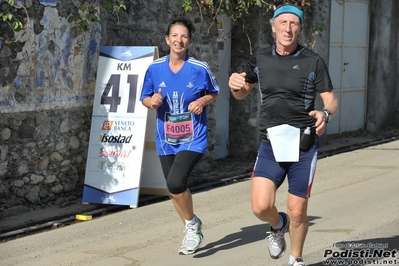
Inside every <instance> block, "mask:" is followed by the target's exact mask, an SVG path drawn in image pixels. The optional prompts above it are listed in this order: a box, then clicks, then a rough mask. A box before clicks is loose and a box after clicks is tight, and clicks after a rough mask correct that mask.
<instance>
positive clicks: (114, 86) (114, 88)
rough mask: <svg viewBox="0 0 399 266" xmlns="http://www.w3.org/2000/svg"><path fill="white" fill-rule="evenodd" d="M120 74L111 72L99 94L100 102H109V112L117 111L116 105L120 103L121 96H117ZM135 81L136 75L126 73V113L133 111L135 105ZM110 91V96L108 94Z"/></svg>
mask: <svg viewBox="0 0 399 266" xmlns="http://www.w3.org/2000/svg"><path fill="white" fill-rule="evenodd" d="M120 80H121V75H120V74H113V75H111V77H110V78H109V80H108V83H107V86H106V87H105V90H104V92H103V94H102V95H101V102H100V103H101V104H109V105H110V106H109V112H112V113H116V112H118V106H119V105H120V104H121V97H120V96H119V88H120ZM137 82H138V75H128V76H127V83H128V84H129V100H128V104H127V110H126V112H127V113H134V109H135V107H136V95H137ZM110 92H111V96H108V95H110Z"/></svg>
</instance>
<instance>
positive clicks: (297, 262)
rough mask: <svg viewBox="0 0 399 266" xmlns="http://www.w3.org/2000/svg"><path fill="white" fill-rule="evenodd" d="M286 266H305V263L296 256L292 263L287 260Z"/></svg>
mask: <svg viewBox="0 0 399 266" xmlns="http://www.w3.org/2000/svg"><path fill="white" fill-rule="evenodd" d="M288 266H306V264H305V262H304V261H303V260H302V259H301V258H296V259H295V261H294V262H293V263H290V262H289V263H288Z"/></svg>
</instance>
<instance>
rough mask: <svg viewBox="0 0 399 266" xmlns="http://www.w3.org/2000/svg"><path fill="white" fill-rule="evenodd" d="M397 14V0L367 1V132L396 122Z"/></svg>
mask: <svg viewBox="0 0 399 266" xmlns="http://www.w3.org/2000/svg"><path fill="white" fill-rule="evenodd" d="M398 13H399V2H398V1H397V0H371V3H370V17H371V19H370V49H369V72H368V77H369V79H368V88H367V129H368V130H370V131H377V130H381V129H384V128H387V127H390V126H392V125H394V126H395V125H396V126H397V125H398V121H399V113H397V111H395V108H396V106H397V103H398V101H399V82H398V63H399V60H398V56H399V55H398V53H399V52H398V51H399V49H398V39H399V32H398V25H399V17H398ZM395 115H396V116H395ZM394 117H395V121H393V118H394Z"/></svg>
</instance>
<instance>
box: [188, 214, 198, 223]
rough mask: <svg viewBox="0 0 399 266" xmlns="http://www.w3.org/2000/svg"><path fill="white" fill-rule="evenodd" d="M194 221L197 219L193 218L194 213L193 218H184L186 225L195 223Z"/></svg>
mask: <svg viewBox="0 0 399 266" xmlns="http://www.w3.org/2000/svg"><path fill="white" fill-rule="evenodd" d="M196 223H197V219H196V218H195V215H194V218H193V219H191V220H186V225H188V224H196Z"/></svg>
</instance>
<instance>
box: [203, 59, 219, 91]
mask: <svg viewBox="0 0 399 266" xmlns="http://www.w3.org/2000/svg"><path fill="white" fill-rule="evenodd" d="M205 65H206V68H205V69H206V73H205V81H206V83H205V87H206V92H207V93H209V94H216V95H218V94H219V91H220V87H219V83H218V81H217V79H216V77H215V75H213V73H212V71H211V68H210V67H209V65H208V64H207V63H205Z"/></svg>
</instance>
